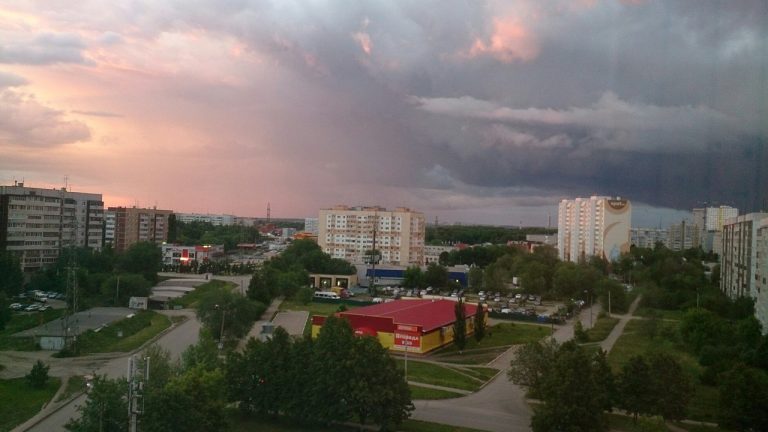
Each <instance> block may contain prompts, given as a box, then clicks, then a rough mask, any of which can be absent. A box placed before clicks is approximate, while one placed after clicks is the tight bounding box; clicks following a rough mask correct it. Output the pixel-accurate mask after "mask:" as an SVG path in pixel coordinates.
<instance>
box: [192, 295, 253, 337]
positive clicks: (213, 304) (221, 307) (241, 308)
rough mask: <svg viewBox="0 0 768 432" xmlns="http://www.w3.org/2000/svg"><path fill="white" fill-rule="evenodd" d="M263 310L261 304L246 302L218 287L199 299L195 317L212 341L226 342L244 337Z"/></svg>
mask: <svg viewBox="0 0 768 432" xmlns="http://www.w3.org/2000/svg"><path fill="white" fill-rule="evenodd" d="M264 310H266V306H264V305H263V304H261V303H258V302H254V301H251V300H248V299H247V298H246V297H244V296H242V295H240V294H237V293H234V292H232V290H231V289H229V288H228V287H220V288H218V289H215V290H211V291H209V292H208V293H206V294H205V295H203V296H202V297H201V298H200V303H199V305H198V308H197V317H198V319H200V321H201V322H202V323H203V325H204V326H205V328H206V329H208V331H209V332H210V333H211V335H212V336H213V338H214V339H216V340H223V341H225V342H226V341H227V340H229V341H233V340H237V339H240V338H242V337H243V336H245V335H246V334H247V333H248V332H249V331H250V330H251V327H252V325H253V323H254V321H256V320H257V319H258V318H259V317H260V316H261V314H262V313H263V312H264ZM222 329H223V331H224V335H223V336H224V337H223V338H222V334H221V333H222Z"/></svg>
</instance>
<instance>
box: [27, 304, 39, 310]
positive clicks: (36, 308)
mask: <svg viewBox="0 0 768 432" xmlns="http://www.w3.org/2000/svg"><path fill="white" fill-rule="evenodd" d="M39 309H40V305H36V304H31V305H29V306H27V307H25V308H24V312H34V311H36V310H39Z"/></svg>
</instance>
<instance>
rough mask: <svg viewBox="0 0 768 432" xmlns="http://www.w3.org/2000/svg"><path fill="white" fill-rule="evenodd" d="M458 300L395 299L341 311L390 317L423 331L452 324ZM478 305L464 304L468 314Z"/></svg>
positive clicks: (343, 313)
mask: <svg viewBox="0 0 768 432" xmlns="http://www.w3.org/2000/svg"><path fill="white" fill-rule="evenodd" d="M455 308H456V302H455V301H452V300H425V299H420V300H395V301H392V302H388V303H380V304H376V305H372V306H366V307H361V308H357V309H352V310H350V311H346V312H341V313H339V315H340V316H343V317H349V318H351V317H379V318H389V319H391V320H392V323H393V324H394V325H397V324H405V325H412V326H419V327H421V331H422V333H428V332H431V331H433V330H436V329H439V328H440V327H445V326H448V325H452V324H453V322H454V321H455V320H456V313H455ZM476 310H477V306H475V305H473V304H467V303H465V304H464V312H465V314H466V316H468V317H469V316H472V315H474V314H475V311H476ZM381 330H383V329H381Z"/></svg>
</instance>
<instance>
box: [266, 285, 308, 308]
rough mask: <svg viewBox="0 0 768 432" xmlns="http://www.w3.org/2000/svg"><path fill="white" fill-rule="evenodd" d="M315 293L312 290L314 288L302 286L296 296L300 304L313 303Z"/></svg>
mask: <svg viewBox="0 0 768 432" xmlns="http://www.w3.org/2000/svg"><path fill="white" fill-rule="evenodd" d="M313 294H314V292H313V291H312V288H310V287H302V288H300V289H299V291H298V292H297V293H296V296H295V298H296V301H297V302H298V303H299V304H303V305H308V304H310V303H312V297H313ZM265 304H266V303H265Z"/></svg>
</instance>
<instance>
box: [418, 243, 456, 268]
mask: <svg viewBox="0 0 768 432" xmlns="http://www.w3.org/2000/svg"><path fill="white" fill-rule="evenodd" d="M454 250H458V248H457V247H456V246H442V245H426V246H424V264H429V263H437V264H440V254H442V253H443V252H451V251H454Z"/></svg>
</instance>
